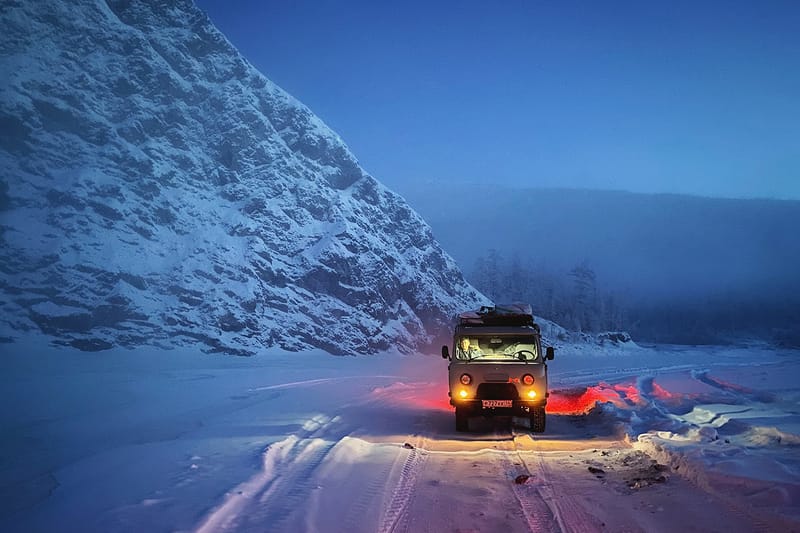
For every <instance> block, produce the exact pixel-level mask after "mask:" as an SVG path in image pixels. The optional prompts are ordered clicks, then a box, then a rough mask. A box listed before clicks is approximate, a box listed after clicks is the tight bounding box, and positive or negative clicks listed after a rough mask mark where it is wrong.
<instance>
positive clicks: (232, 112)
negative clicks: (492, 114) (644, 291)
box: [0, 0, 484, 354]
mask: <svg viewBox="0 0 800 533" xmlns="http://www.w3.org/2000/svg"><path fill="white" fill-rule="evenodd" d="M0 27H2V28H3V29H4V30H5V31H4V34H5V35H6V37H5V38H4V41H3V43H2V44H0V68H2V70H3V71H4V72H6V73H9V76H8V77H6V78H5V81H4V82H3V84H2V85H0V99H1V100H0V101H1V102H2V104H1V105H2V107H0V123H2V124H3V125H4V126H6V127H5V128H3V130H4V131H5V132H6V134H5V135H3V136H2V138H0V169H1V170H2V177H1V178H0V181H1V182H2V184H3V187H2V188H0V190H6V191H7V192H6V193H5V197H6V200H4V201H2V202H0V203H1V204H3V205H5V206H6V209H5V210H3V211H2V212H0V223H1V225H2V232H0V238H2V241H3V251H2V252H0V265H1V266H2V271H3V279H2V287H0V289H2V292H3V293H4V296H5V297H4V301H3V303H2V307H0V308H2V309H3V315H4V320H3V321H2V322H3V324H4V326H5V329H7V330H9V331H11V332H14V331H26V330H27V331H31V330H33V331H37V330H39V331H42V332H44V333H46V334H48V335H51V336H53V337H54V338H55V339H56V342H60V343H65V344H70V345H73V346H77V347H79V348H82V349H89V350H94V349H102V348H106V347H110V346H114V345H123V346H129V347H135V346H137V345H139V344H142V343H145V344H148V343H153V344H163V345H171V344H186V343H198V342H199V343H201V344H204V345H205V346H206V348H205V349H206V350H207V351H212V352H216V351H218V352H226V353H236V354H249V353H254V352H255V351H258V350H260V349H263V348H265V347H269V346H279V347H281V348H285V349H292V350H298V349H304V348H307V347H318V348H323V349H326V350H328V351H330V352H333V353H374V352H376V351H380V350H385V349H388V348H390V347H397V348H398V349H400V350H401V351H411V350H415V349H418V348H419V347H420V346H422V345H424V344H425V343H426V342H428V341H430V339H431V338H432V336H435V335H437V334H438V333H440V332H441V331H442V330H443V329H444V328H445V327H446V324H447V323H448V321H449V317H450V316H451V315H452V314H453V313H455V312H456V311H458V310H460V309H463V308H468V307H471V306H475V305H477V304H479V303H481V302H483V301H484V300H483V297H482V296H481V295H480V294H479V293H478V292H477V291H475V290H474V289H473V288H472V287H471V286H469V285H468V284H467V283H466V282H465V281H464V279H463V276H462V275H461V273H460V271H459V270H458V268H457V267H456V266H455V263H454V262H453V261H452V259H450V257H449V256H447V255H446V254H445V253H443V251H442V250H441V248H440V247H439V246H438V244H437V243H436V242H435V240H434V239H433V236H432V233H431V231H430V229H429V228H428V226H427V225H426V224H425V223H424V221H423V220H422V219H421V218H420V217H419V216H418V215H417V214H416V213H415V212H414V211H413V210H412V209H410V208H409V206H408V205H407V204H406V203H405V202H404V201H403V200H402V198H401V197H399V196H398V195H396V194H395V193H393V192H391V191H389V190H388V189H387V188H385V187H384V186H383V185H381V184H380V183H379V182H378V181H377V180H375V179H374V178H373V177H372V176H370V175H369V174H367V173H366V172H364V171H363V170H362V169H361V167H360V166H359V165H358V162H357V160H356V159H355V157H353V155H352V154H351V153H350V151H349V150H348V149H347V147H346V145H345V144H344V143H343V142H342V140H341V139H340V138H339V136H338V135H336V134H335V133H334V132H332V131H331V130H330V129H328V128H327V126H325V125H324V123H323V122H322V121H321V120H320V119H319V118H317V117H316V116H315V115H314V114H313V113H312V112H311V111H310V110H309V109H308V108H307V107H305V106H303V105H302V104H300V103H299V102H298V101H297V100H296V99H294V98H293V97H291V96H290V95H288V94H287V93H285V92H284V91H282V90H281V89H280V88H278V87H277V86H276V85H275V84H273V83H272V82H270V81H269V80H268V79H267V78H265V77H264V76H263V75H261V74H260V73H259V72H258V71H257V70H255V69H254V68H253V67H252V66H251V65H250V64H249V63H248V62H247V61H246V60H245V59H244V58H243V57H242V56H241V54H239V53H238V52H237V51H236V50H235V49H234V48H233V47H232V45H231V44H230V43H229V42H228V41H227V39H225V37H224V36H222V34H220V33H219V32H218V31H217V30H216V29H215V28H214V26H213V24H212V23H211V21H210V20H209V19H208V17H207V16H206V15H205V14H204V13H202V12H201V11H200V10H199V9H197V8H196V7H195V6H194V5H193V4H192V3H191V2H189V1H186V0H183V1H178V2H171V1H170V2H147V3H137V2H125V1H108V2H101V1H92V0H81V1H80V2H73V3H66V2H64V3H58V2H57V3H53V4H48V5H42V4H36V3H34V4H29V3H23V2H16V3H15V2H12V3H10V4H9V6H8V8H7V9H6V10H5V11H4V12H3V13H2V14H0Z"/></svg>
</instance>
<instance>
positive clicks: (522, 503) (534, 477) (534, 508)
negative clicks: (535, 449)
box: [496, 429, 563, 532]
mask: <svg viewBox="0 0 800 533" xmlns="http://www.w3.org/2000/svg"><path fill="white" fill-rule="evenodd" d="M513 431H514V430H513V429H511V430H510V433H509V434H508V435H500V434H496V436H497V437H501V438H504V439H503V440H501V441H500V442H505V443H507V444H506V446H507V447H504V448H502V449H501V451H502V452H503V453H502V455H501V461H502V463H503V470H504V471H505V473H506V476H507V477H508V479H509V480H511V482H512V489H513V492H514V497H515V498H516V499H517V502H518V503H519V507H520V510H521V511H522V515H523V516H524V518H525V523H526V524H527V525H528V528H529V529H530V530H531V531H536V532H540V531H541V532H544V531H548V532H558V531H563V528H561V527H560V525H559V523H560V521H559V520H558V517H557V515H556V513H555V512H554V510H553V509H552V508H551V507H550V505H549V504H548V503H547V501H546V500H545V498H544V495H543V493H542V487H543V484H544V483H545V482H546V478H545V475H544V473H543V472H541V471H540V470H538V469H534V470H535V471H531V470H530V467H529V466H528V465H527V463H526V462H525V459H524V458H523V457H522V454H521V453H520V451H519V448H518V447H517V443H516V435H515V434H514V432H513ZM519 476H528V478H526V479H525V480H524V482H522V483H519V482H517V481H516V480H517V479H520V478H519Z"/></svg>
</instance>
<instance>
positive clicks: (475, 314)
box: [458, 303, 539, 329]
mask: <svg viewBox="0 0 800 533" xmlns="http://www.w3.org/2000/svg"><path fill="white" fill-rule="evenodd" d="M458 325H459V326H533V327H536V329H539V328H538V327H537V326H536V323H535V322H534V321H533V310H532V309H531V306H530V305H528V304H526V303H510V304H495V305H494V306H490V305H484V306H482V307H481V308H480V309H478V310H477V311H466V312H464V313H459V315H458Z"/></svg>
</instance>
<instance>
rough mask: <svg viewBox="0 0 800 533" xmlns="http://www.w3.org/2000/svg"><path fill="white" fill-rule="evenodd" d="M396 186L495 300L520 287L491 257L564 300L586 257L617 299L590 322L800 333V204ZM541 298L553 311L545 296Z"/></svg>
mask: <svg viewBox="0 0 800 533" xmlns="http://www.w3.org/2000/svg"><path fill="white" fill-rule="evenodd" d="M398 192H400V193H401V194H402V195H403V196H404V197H405V198H406V199H407V200H408V201H409V203H410V204H411V205H412V207H414V209H416V210H417V211H418V212H420V213H421V214H422V216H423V217H424V218H425V220H426V221H427V222H428V223H429V224H430V225H431V226H432V228H433V231H434V234H435V236H436V238H437V239H438V240H439V242H441V244H442V246H443V248H444V249H445V250H446V251H447V252H449V253H450V254H451V255H452V256H453V257H454V258H455V259H456V261H457V262H458V263H459V265H460V266H461V268H462V269H463V270H464V271H465V273H466V275H467V278H468V279H469V281H471V282H472V283H473V284H475V285H476V286H477V288H478V289H480V290H483V291H484V292H485V293H487V294H488V295H489V296H490V297H493V296H494V297H500V298H504V297H509V296H514V294H507V292H508V289H509V287H508V286H507V283H506V286H505V287H504V286H503V283H502V280H499V281H498V284H499V286H498V287H497V288H493V287H492V286H491V284H492V280H491V279H490V280H487V279H482V275H481V274H480V272H479V271H480V270H481V264H483V263H485V262H486V261H497V265H498V267H499V268H500V270H503V271H507V270H509V269H510V270H514V269H520V268H523V270H525V272H526V273H528V274H530V276H529V277H530V279H529V280H528V283H529V284H534V285H535V284H540V285H541V284H543V283H545V282H546V283H549V284H556V285H558V286H560V287H561V290H562V292H563V298H574V297H575V290H576V289H575V284H576V275H575V269H576V267H580V266H582V267H584V268H587V269H588V270H589V271H590V273H592V274H593V275H594V277H593V287H589V288H588V289H589V290H590V292H592V294H593V295H594V294H597V297H598V298H599V299H611V300H613V305H614V306H616V307H618V308H619V309H617V311H618V313H619V316H618V317H617V320H612V321H610V322H611V323H608V321H602V320H600V321H597V322H599V323H598V324H596V325H595V326H593V327H591V328H590V329H607V327H608V326H612V327H613V326H617V327H621V328H623V329H628V330H630V331H631V332H632V333H633V334H634V336H635V337H636V338H638V339H639V340H645V341H654V342H655V341H657V342H675V343H690V344H694V343H712V342H739V341H742V340H744V339H748V338H752V337H757V338H761V339H764V340H770V341H777V342H780V343H788V344H793V345H797V343H798V342H799V341H800V333H798V327H797V325H796V324H797V323H798V321H800V295H799V294H800V239H798V237H797V233H796V228H797V227H798V222H800V202H798V201H788V200H765V199H758V200H746V199H723V198H705V197H695V196H683V195H670V194H657V195H646V194H635V193H629V192H621V191H592V190H572V189H513V188H505V187H498V186H493V185H481V186H470V187H446V186H441V185H435V184H428V185H422V186H419V185H415V186H409V187H408V189H402V188H401V189H400V190H399V191H398ZM483 266H484V267H485V266H486V265H485V264H484V265H483ZM484 272H485V269H484ZM483 277H485V276H483ZM500 277H502V274H501V275H500ZM492 292H495V293H499V294H492ZM522 292H525V291H524V290H523V291H522ZM529 294H530V292H529ZM533 294H536V292H535V291H533ZM562 303H563V302H562ZM531 304H532V305H533V306H534V310H537V308H538V312H539V313H542V314H544V315H545V316H547V313H546V309H543V302H541V301H538V302H537V301H532V302H531ZM598 305H601V306H603V305H605V304H602V302H601V303H600V304H598ZM548 318H551V317H548ZM552 318H556V319H557V318H562V320H563V319H564V317H552ZM567 321H569V320H567ZM578 325H581V326H582V329H585V324H578Z"/></svg>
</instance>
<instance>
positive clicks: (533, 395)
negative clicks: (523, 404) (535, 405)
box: [528, 390, 536, 399]
mask: <svg viewBox="0 0 800 533" xmlns="http://www.w3.org/2000/svg"><path fill="white" fill-rule="evenodd" d="M528 398H531V399H533V398H536V391H535V390H529V391H528Z"/></svg>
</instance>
